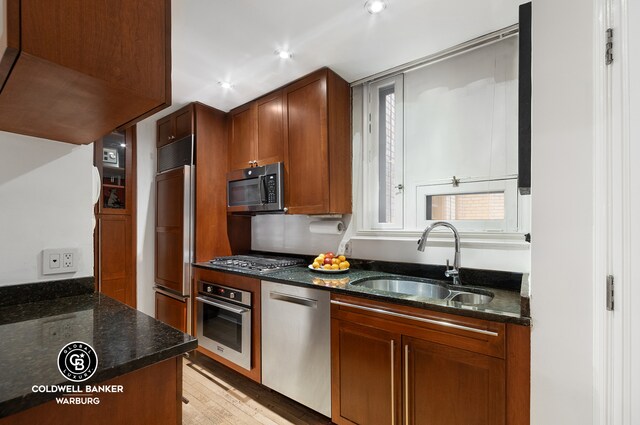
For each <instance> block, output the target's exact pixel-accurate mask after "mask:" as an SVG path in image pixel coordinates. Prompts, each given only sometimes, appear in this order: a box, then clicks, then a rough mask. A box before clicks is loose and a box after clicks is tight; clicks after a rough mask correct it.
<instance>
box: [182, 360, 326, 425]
mask: <svg viewBox="0 0 640 425" xmlns="http://www.w3.org/2000/svg"><path fill="white" fill-rule="evenodd" d="M183 364H184V366H183V371H184V373H183V395H184V397H186V398H187V399H188V400H189V403H187V404H185V403H183V404H182V423H183V424H184V425H205V424H206V425H209V424H215V425H218V424H224V425H229V424H233V425H235V424H242V425H245V424H246V425H248V424H260V425H266V424H269V425H281V424H295V425H306V424H309V425H326V424H331V421H330V420H329V418H326V417H324V416H322V415H320V414H319V413H316V412H314V411H313V410H310V409H308V408H306V407H304V406H302V405H301V404H298V403H296V402H295V401H293V400H290V399H288V398H286V397H284V396H282V395H280V394H278V393H276V392H275V391H271V390H269V389H268V388H266V387H263V386H262V385H258V384H256V383H255V382H253V381H251V380H249V379H247V378H245V377H243V376H241V375H239V374H237V373H236V372H234V371H232V370H230V369H228V368H226V367H224V366H222V365H220V364H219V363H216V362H214V361H213V360H211V359H209V358H207V357H205V356H202V355H197V356H196V357H195V358H194V357H193V356H191V357H190V358H188V359H187V358H185V359H184V361H183Z"/></svg>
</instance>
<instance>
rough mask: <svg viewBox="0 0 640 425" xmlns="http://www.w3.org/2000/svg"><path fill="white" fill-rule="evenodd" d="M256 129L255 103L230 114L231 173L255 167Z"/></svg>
mask: <svg viewBox="0 0 640 425" xmlns="http://www.w3.org/2000/svg"><path fill="white" fill-rule="evenodd" d="M256 127H257V121H256V109H255V104H254V103H248V104H246V105H243V106H240V107H238V108H236V109H234V110H232V111H231V112H229V171H231V170H239V169H242V168H249V167H253V166H254V161H255V160H256V159H257V153H256V151H257V149H256V146H257V143H256V137H257V136H256V132H257V128H256Z"/></svg>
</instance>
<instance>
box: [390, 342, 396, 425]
mask: <svg viewBox="0 0 640 425" xmlns="http://www.w3.org/2000/svg"><path fill="white" fill-rule="evenodd" d="M395 346H396V341H395V340H393V339H392V340H391V425H395V423H396V386H395V376H394V366H395V351H396V350H395V348H396V347H395Z"/></svg>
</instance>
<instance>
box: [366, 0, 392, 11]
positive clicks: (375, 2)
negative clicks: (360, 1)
mask: <svg viewBox="0 0 640 425" xmlns="http://www.w3.org/2000/svg"><path fill="white" fill-rule="evenodd" d="M386 7H387V3H386V2H384V1H383V0H367V2H366V3H365V4H364V8H365V9H367V12H369V13H371V14H372V15H375V14H376V13H380V12H382V11H383V10H384V9H385V8H386Z"/></svg>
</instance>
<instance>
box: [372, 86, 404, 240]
mask: <svg viewBox="0 0 640 425" xmlns="http://www.w3.org/2000/svg"><path fill="white" fill-rule="evenodd" d="M369 89H370V92H369V95H370V96H371V101H370V104H371V106H370V107H371V108H372V109H374V110H375V111H372V113H371V114H369V115H367V126H368V131H369V132H370V133H369V134H370V135H371V137H370V139H369V143H368V147H369V149H368V151H367V157H368V161H367V169H366V171H365V173H367V181H368V182H370V184H369V189H368V190H371V191H372V193H370V194H369V195H370V196H368V197H367V200H366V202H367V205H368V207H367V209H369V210H370V211H372V214H371V217H370V224H369V225H370V226H371V228H374V229H401V228H402V223H403V190H402V188H403V185H402V178H403V176H402V170H403V162H404V158H403V149H402V126H403V122H402V109H403V103H402V98H403V95H402V76H397V77H393V78H389V79H385V80H383V81H380V82H377V83H376V84H372V85H371V86H370V87H369Z"/></svg>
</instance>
